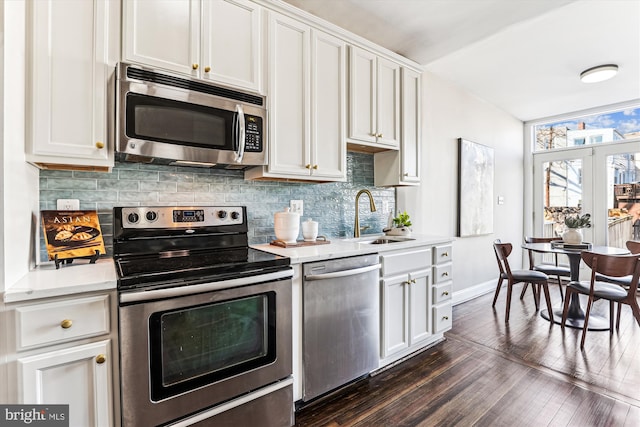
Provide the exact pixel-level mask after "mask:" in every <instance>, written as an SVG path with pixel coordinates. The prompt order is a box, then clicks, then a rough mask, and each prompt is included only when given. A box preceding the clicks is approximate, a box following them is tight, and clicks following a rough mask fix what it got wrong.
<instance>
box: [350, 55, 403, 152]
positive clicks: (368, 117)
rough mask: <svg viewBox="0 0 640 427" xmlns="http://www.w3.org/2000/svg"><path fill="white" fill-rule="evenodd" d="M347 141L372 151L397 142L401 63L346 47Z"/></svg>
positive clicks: (395, 146)
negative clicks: (347, 86)
mask: <svg viewBox="0 0 640 427" xmlns="http://www.w3.org/2000/svg"><path fill="white" fill-rule="evenodd" d="M349 140H350V142H353V143H356V144H361V145H363V146H364V147H369V150H370V151H374V152H375V151H380V150H389V149H391V150H393V149H395V150H397V149H398V147H399V144H400V65H399V64H397V63H395V62H392V61H389V60H387V59H384V58H381V57H378V56H377V55H375V54H374V53H371V52H369V51H366V50H364V49H361V48H358V47H355V46H351V47H350V49H349ZM365 151H367V149H365Z"/></svg>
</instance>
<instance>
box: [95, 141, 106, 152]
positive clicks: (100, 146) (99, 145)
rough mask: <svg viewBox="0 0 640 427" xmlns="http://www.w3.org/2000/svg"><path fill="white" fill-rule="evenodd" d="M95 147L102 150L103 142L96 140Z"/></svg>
mask: <svg viewBox="0 0 640 427" xmlns="http://www.w3.org/2000/svg"><path fill="white" fill-rule="evenodd" d="M96 148H97V149H98V150H102V149H103V148H104V142H102V141H98V142H96Z"/></svg>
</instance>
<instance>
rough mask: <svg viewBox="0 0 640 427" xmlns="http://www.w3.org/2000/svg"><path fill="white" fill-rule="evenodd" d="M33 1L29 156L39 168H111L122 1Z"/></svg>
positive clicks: (30, 160) (31, 6)
mask: <svg viewBox="0 0 640 427" xmlns="http://www.w3.org/2000/svg"><path fill="white" fill-rule="evenodd" d="M29 5H30V13H29V21H30V22H29V26H30V34H31V38H30V45H29V49H30V57H31V61H30V64H31V68H30V75H29V79H30V80H29V87H30V90H29V92H30V95H29V96H30V98H29V118H30V123H31V125H30V127H29V128H28V137H27V148H26V158H27V161H29V162H31V163H34V164H36V165H37V166H39V167H67V166H68V167H71V168H85V167H87V168H91V169H100V170H106V169H109V168H111V167H112V166H113V149H112V147H110V146H109V145H110V144H109V141H108V129H109V126H108V124H109V120H110V119H112V118H111V117H110V115H109V114H108V111H109V110H108V108H107V98H108V96H107V95H108V79H109V77H110V76H111V74H112V73H113V70H114V66H115V61H116V60H117V56H118V54H117V50H118V43H117V40H118V39H119V37H118V35H119V18H118V17H119V11H120V9H119V2H118V1H104V0H93V1H91V0H66V1H58V0H55V1H54V0H40V1H34V2H30V3H29ZM110 59H111V60H110Z"/></svg>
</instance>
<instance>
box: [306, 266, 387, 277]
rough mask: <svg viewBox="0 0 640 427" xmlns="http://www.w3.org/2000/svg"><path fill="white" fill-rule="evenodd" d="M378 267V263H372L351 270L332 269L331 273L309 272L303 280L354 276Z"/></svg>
mask: <svg viewBox="0 0 640 427" xmlns="http://www.w3.org/2000/svg"><path fill="white" fill-rule="evenodd" d="M380 267H381V265H380V264H374V265H369V266H366V267H360V268H354V269H351V270H340V271H334V272H332V273H322V274H309V275H307V276H304V280H324V279H336V278H338V277H347V276H354V275H356V274H362V273H367V272H369V271H373V270H380Z"/></svg>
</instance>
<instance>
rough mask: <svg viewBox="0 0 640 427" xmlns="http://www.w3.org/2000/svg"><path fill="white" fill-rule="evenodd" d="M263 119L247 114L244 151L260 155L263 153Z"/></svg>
mask: <svg viewBox="0 0 640 427" xmlns="http://www.w3.org/2000/svg"><path fill="white" fill-rule="evenodd" d="M262 129H263V128H262V117H258V116H252V115H250V114H245V116H244V131H245V146H244V151H247V152H253V153H260V152H262Z"/></svg>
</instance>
